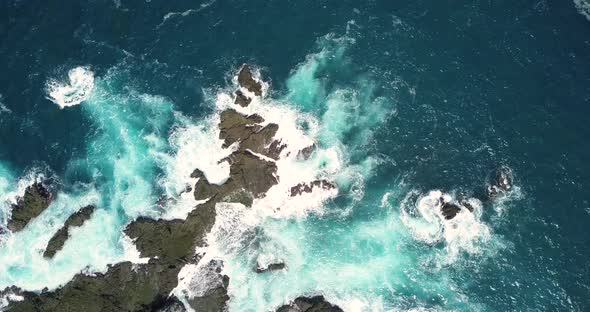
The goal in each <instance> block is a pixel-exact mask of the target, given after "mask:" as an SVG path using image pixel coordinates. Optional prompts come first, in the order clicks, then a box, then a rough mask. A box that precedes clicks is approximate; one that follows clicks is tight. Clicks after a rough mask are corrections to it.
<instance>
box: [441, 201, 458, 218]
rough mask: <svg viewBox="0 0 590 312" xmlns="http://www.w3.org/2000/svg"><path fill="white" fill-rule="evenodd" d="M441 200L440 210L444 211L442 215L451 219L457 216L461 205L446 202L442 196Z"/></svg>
mask: <svg viewBox="0 0 590 312" xmlns="http://www.w3.org/2000/svg"><path fill="white" fill-rule="evenodd" d="M440 200H441V207H440V210H441V212H442V215H443V216H444V217H445V219H447V220H451V219H453V218H454V217H455V216H457V214H458V213H459V212H460V211H461V207H459V206H458V205H455V204H453V203H450V202H445V201H444V199H442V198H441V199H440Z"/></svg>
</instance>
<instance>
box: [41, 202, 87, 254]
mask: <svg viewBox="0 0 590 312" xmlns="http://www.w3.org/2000/svg"><path fill="white" fill-rule="evenodd" d="M93 212H94V206H86V207H84V208H82V209H80V210H78V211H77V212H75V213H74V214H72V215H71V216H70V217H69V218H68V219H67V220H66V222H65V223H64V226H63V227H62V228H61V229H59V230H58V231H57V233H55V235H53V237H52V238H51V239H50V240H49V243H48V244H47V248H45V252H44V253H43V257H45V258H53V256H55V254H56V253H57V252H58V251H60V250H61V249H62V248H63V246H64V244H65V243H66V240H67V239H68V237H69V236H70V234H69V229H70V228H71V227H79V226H82V225H83V224H84V222H86V221H87V220H89V219H90V217H91V216H92V213H93Z"/></svg>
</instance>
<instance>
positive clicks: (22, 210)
mask: <svg viewBox="0 0 590 312" xmlns="http://www.w3.org/2000/svg"><path fill="white" fill-rule="evenodd" d="M53 197H54V194H53V193H52V192H50V191H49V189H48V187H47V186H46V185H44V184H43V183H41V182H35V183H34V184H32V185H30V186H28V187H27V189H26V190H25V194H24V195H23V196H22V197H19V198H17V202H16V205H14V204H13V205H12V213H11V216H10V219H9V220H8V229H9V230H10V231H12V232H18V231H20V230H22V229H23V228H25V226H26V225H27V224H29V222H30V221H31V220H32V219H34V218H36V217H38V216H39V215H40V214H41V213H42V212H43V211H44V210H45V209H47V207H49V205H50V204H51V202H52V201H53Z"/></svg>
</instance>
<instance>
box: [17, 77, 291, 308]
mask: <svg viewBox="0 0 590 312" xmlns="http://www.w3.org/2000/svg"><path fill="white" fill-rule="evenodd" d="M238 82H239V83H240V86H241V87H242V88H245V89H247V90H248V91H250V92H252V93H253V94H254V95H256V96H260V95H261V94H262V85H261V84H260V82H258V81H256V80H255V79H254V78H253V77H252V72H251V70H250V68H249V66H247V65H244V66H242V68H241V69H240V72H239V74H238ZM239 94H242V96H243V97H246V96H245V95H243V93H241V92H240V93H238V97H240V95H239ZM246 102H247V103H246ZM249 102H250V99H248V100H247V101H243V102H241V104H240V103H238V104H239V105H248V103H249ZM263 122H264V120H263V119H262V118H261V117H260V116H257V115H252V116H245V115H242V114H240V113H238V112H236V111H235V110H232V109H229V110H226V111H224V112H222V113H221V121H220V124H219V127H220V130H221V131H220V132H221V138H222V139H223V140H224V141H225V143H224V146H229V145H231V144H234V143H236V144H239V146H238V148H237V149H236V151H235V152H234V153H233V154H231V155H230V156H229V157H227V158H226V159H224V160H223V161H227V162H228V163H229V164H230V177H229V179H228V180H227V181H226V182H225V183H224V184H222V185H216V184H211V183H209V182H208V181H207V179H206V178H205V176H204V174H203V173H202V172H200V171H199V170H195V172H194V173H193V177H197V178H199V180H198V182H197V184H196V185H195V187H194V195H195V199H197V200H201V199H205V200H206V201H205V202H204V203H202V204H200V205H198V206H197V207H195V209H194V210H193V211H191V212H190V213H189V214H188V216H187V218H186V219H185V220H180V219H176V220H163V219H159V220H154V219H150V218H146V217H140V218H138V219H137V220H135V221H133V222H131V223H130V224H129V225H128V226H127V228H126V229H125V230H124V232H125V234H127V235H128V236H129V237H130V238H131V239H133V240H134V241H135V245H136V247H137V250H138V251H139V252H140V254H141V256H142V257H149V258H150V260H149V261H148V263H144V264H132V263H131V262H121V263H117V264H114V265H112V266H110V267H109V268H108V270H107V271H106V273H104V274H95V275H93V276H88V275H85V274H83V273H79V274H77V275H76V276H75V277H74V278H73V279H72V280H71V281H70V282H68V283H67V284H65V285H64V286H63V287H61V288H58V289H56V290H55V291H51V292H47V291H46V292H42V293H33V292H20V294H21V295H23V296H24V298H25V300H23V301H20V302H13V303H11V305H10V306H9V307H8V309H7V311H97V312H98V311H158V310H159V311H183V308H180V305H179V302H178V299H177V298H173V297H172V298H169V293H170V292H171V290H172V289H173V288H175V287H176V286H177V284H178V280H177V276H178V273H179V271H180V269H181V268H182V267H183V266H184V265H186V264H187V263H197V262H198V261H199V259H198V258H196V257H195V256H194V253H195V248H196V247H197V246H203V245H205V235H206V234H207V233H208V232H209V231H210V230H211V228H212V226H213V224H214V223H215V217H216V211H215V206H216V204H217V203H219V202H239V203H242V204H244V205H246V206H250V205H251V204H252V200H253V199H254V198H258V197H262V196H264V194H265V193H266V191H268V189H269V188H270V187H272V186H273V185H275V184H277V180H276V177H275V174H276V170H277V168H276V164H275V163H274V162H273V161H271V160H269V159H277V158H278V157H279V154H280V151H281V150H282V148H284V145H282V144H281V143H280V142H278V141H274V138H273V137H274V135H275V133H276V131H277V130H278V125H276V124H268V125H266V126H262V125H261V123H263ZM281 146H282V147H281ZM52 198H53V196H52V195H51V194H50V193H49V192H47V190H46V189H45V188H44V187H43V185H42V184H35V185H33V186H31V187H30V188H29V189H27V192H26V194H25V196H24V197H23V198H22V199H19V202H18V204H17V207H16V208H14V212H13V219H12V220H11V221H10V223H9V227H10V229H11V230H13V231H17V230H20V229H22V228H23V227H24V226H25V225H26V224H27V223H28V222H29V220H31V219H32V218H33V217H35V216H37V215H38V214H39V213H40V212H41V211H42V210H43V209H45V208H46V207H47V206H48V205H49V203H50V202H51V199H52ZM90 214H91V211H90V208H88V209H83V210H82V211H81V212H80V213H79V214H75V215H73V216H72V217H70V219H68V221H67V222H66V224H65V225H64V227H63V228H62V230H60V231H59V232H58V233H57V234H56V236H54V238H52V240H51V242H50V244H49V246H48V248H47V250H46V251H45V254H46V256H48V257H51V256H52V255H54V254H55V252H57V250H59V248H61V246H62V245H63V242H65V239H67V231H68V229H69V227H70V226H77V225H78V224H82V223H83V222H84V220H86V219H87V216H88V217H89V215H90ZM217 273H218V274H220V273H219V272H217ZM220 278H221V279H222V281H223V283H222V284H221V285H219V286H218V287H216V288H214V289H212V290H210V291H208V292H207V293H206V294H205V295H203V296H201V297H196V298H188V303H189V304H190V305H191V307H192V308H193V309H195V310H196V311H223V310H224V309H225V305H226V302H227V300H228V299H229V297H228V296H227V286H228V283H229V279H228V278H227V276H220Z"/></svg>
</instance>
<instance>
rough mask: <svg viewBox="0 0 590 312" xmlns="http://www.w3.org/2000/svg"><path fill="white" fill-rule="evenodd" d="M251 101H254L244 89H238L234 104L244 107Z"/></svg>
mask: <svg viewBox="0 0 590 312" xmlns="http://www.w3.org/2000/svg"><path fill="white" fill-rule="evenodd" d="M250 102H252V99H251V98H249V97H247V96H246V95H245V94H244V93H243V92H242V91H240V90H238V91H236V99H235V101H234V104H238V105H240V106H242V107H246V106H248V105H249V104H250Z"/></svg>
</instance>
